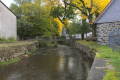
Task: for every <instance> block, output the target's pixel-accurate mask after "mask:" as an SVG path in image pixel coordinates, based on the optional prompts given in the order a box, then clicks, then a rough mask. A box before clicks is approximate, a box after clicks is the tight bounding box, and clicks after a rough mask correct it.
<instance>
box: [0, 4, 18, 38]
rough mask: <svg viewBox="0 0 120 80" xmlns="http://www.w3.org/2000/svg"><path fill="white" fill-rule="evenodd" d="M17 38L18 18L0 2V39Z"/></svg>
mask: <svg viewBox="0 0 120 80" xmlns="http://www.w3.org/2000/svg"><path fill="white" fill-rule="evenodd" d="M3 36H4V37H5V38H9V37H11V36H14V37H15V38H16V37H17V27H16V16H15V15H14V14H13V13H12V12H11V11H10V10H9V9H8V8H7V7H6V6H5V5H3V4H2V3H1V2H0V37H3Z"/></svg>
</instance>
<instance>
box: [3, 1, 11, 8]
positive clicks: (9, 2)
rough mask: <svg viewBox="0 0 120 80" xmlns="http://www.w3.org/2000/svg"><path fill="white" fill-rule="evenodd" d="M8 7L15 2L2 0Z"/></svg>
mask: <svg viewBox="0 0 120 80" xmlns="http://www.w3.org/2000/svg"><path fill="white" fill-rule="evenodd" d="M1 1H2V2H3V3H4V4H5V5H6V6H7V7H10V4H11V3H12V2H13V0H1Z"/></svg>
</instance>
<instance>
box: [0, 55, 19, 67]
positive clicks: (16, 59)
mask: <svg viewBox="0 0 120 80" xmlns="http://www.w3.org/2000/svg"><path fill="white" fill-rule="evenodd" d="M17 61H20V58H18V57H17V58H15V59H9V60H8V61H3V62H0V65H3V66H4V65H8V64H11V63H14V62H17Z"/></svg>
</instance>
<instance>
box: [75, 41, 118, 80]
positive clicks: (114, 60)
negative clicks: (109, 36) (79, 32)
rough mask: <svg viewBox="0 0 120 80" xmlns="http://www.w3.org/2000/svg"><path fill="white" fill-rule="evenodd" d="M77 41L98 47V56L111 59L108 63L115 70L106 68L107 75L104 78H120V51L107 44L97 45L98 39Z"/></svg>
mask: <svg viewBox="0 0 120 80" xmlns="http://www.w3.org/2000/svg"><path fill="white" fill-rule="evenodd" d="M77 42H79V43H81V44H83V45H85V46H89V47H91V48H92V47H93V48H96V50H97V52H98V53H99V54H97V55H96V57H97V58H100V59H110V62H109V63H107V65H109V64H112V65H113V66H114V68H115V70H114V71H109V70H106V71H107V75H106V77H105V79H103V80H120V53H118V52H113V50H112V49H111V48H110V47H109V46H107V45H97V42H96V41H86V40H78V41H77Z"/></svg>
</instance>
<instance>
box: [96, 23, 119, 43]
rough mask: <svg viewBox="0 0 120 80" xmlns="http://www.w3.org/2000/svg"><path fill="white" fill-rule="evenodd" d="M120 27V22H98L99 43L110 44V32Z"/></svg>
mask: <svg viewBox="0 0 120 80" xmlns="http://www.w3.org/2000/svg"><path fill="white" fill-rule="evenodd" d="M117 29H120V22H114V23H101V24H97V44H100V45H108V41H109V33H111V32H112V31H114V30H117Z"/></svg>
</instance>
